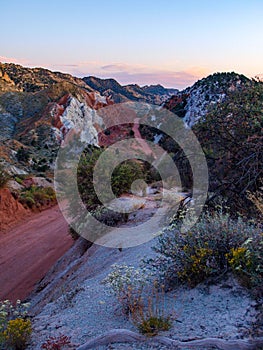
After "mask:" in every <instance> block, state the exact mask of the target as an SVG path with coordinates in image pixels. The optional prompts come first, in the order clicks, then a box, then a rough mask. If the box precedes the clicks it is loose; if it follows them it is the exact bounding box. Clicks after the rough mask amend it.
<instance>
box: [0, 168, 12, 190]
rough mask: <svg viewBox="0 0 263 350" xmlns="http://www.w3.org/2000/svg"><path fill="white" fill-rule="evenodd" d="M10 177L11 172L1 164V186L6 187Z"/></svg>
mask: <svg viewBox="0 0 263 350" xmlns="http://www.w3.org/2000/svg"><path fill="white" fill-rule="evenodd" d="M9 179H10V176H9V174H8V173H7V172H6V171H5V170H4V168H3V167H2V166H1V165H0V188H3V187H5V185H6V184H7V182H8V180H9Z"/></svg>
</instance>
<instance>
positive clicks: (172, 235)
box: [146, 212, 262, 287]
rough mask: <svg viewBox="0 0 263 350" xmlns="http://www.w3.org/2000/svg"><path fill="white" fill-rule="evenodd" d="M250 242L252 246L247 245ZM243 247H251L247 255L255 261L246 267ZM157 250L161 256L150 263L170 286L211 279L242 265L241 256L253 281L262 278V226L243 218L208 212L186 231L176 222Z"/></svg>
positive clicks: (162, 236) (164, 235) (163, 236)
mask: <svg viewBox="0 0 263 350" xmlns="http://www.w3.org/2000/svg"><path fill="white" fill-rule="evenodd" d="M247 245H250V247H249V248H247ZM240 247H244V248H246V249H248V250H246V254H248V252H249V254H250V258H251V259H252V260H253V261H254V262H253V264H252V265H246V264H245V266H244V260H242V259H243V258H244V257H243V255H242V254H243V250H238V249H240ZM153 249H154V250H155V251H156V252H157V257H156V258H153V259H149V260H147V261H146V262H147V263H148V264H150V266H151V269H152V270H153V271H155V272H156V273H157V274H158V275H159V277H160V279H161V280H162V281H163V282H164V283H165V285H166V287H171V286H173V285H176V284H178V283H187V284H189V285H190V286H192V287H193V286H195V285H197V284H198V283H200V282H203V281H204V280H206V279H207V278H213V277H218V276H219V275H220V274H222V273H224V272H227V271H229V269H230V268H232V269H233V270H236V268H237V266H239V265H238V262H237V259H238V257H239V258H240V261H239V260H238V261H239V262H240V264H241V266H243V268H244V267H246V273H249V274H250V277H249V278H250V280H251V282H252V280H253V284H257V283H259V281H260V280H261V281H262V233H261V230H260V227H258V226H256V225H255V224H254V225H253V224H249V223H247V222H245V221H244V220H242V219H241V218H238V219H236V220H234V219H231V218H230V216H229V215H228V214H223V213H222V212H219V213H215V214H214V215H211V214H204V215H203V216H202V217H201V218H200V220H199V222H198V223H197V224H196V225H195V226H194V227H193V228H192V229H191V230H190V231H188V232H186V233H182V232H180V227H179V226H177V225H176V224H174V225H172V226H171V227H169V228H168V229H166V230H165V232H164V233H163V234H162V235H161V236H160V237H159V240H158V244H157V245H156V246H155V247H154V248H153ZM234 252H239V255H235V256H234V257H233V253H234ZM231 254H232V255H231ZM252 257H253V258H252ZM231 259H232V260H231ZM233 259H234V260H233ZM242 261H243V265H242ZM240 270H241V268H240ZM252 276H253V277H252Z"/></svg>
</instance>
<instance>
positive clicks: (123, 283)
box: [102, 264, 148, 315]
mask: <svg viewBox="0 0 263 350" xmlns="http://www.w3.org/2000/svg"><path fill="white" fill-rule="evenodd" d="M147 279H148V278H147V273H146V270H141V269H135V268H134V267H133V266H127V265H116V264H114V265H113V266H112V271H111V272H110V273H109V274H108V276H107V277H106V278H105V279H104V280H103V281H102V283H103V284H106V285H107V286H109V287H110V289H111V291H112V292H113V294H114V295H115V296H116V297H117V299H118V301H119V302H120V304H121V306H122V310H123V312H124V313H125V314H126V315H131V314H133V313H134V312H135V310H138V309H139V308H140V307H141V306H142V294H143V291H144V288H145V286H146V283H147Z"/></svg>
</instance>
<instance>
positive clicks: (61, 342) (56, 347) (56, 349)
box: [41, 334, 72, 350]
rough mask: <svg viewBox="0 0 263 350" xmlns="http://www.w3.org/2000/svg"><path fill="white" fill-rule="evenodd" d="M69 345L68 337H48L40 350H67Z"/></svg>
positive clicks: (61, 335)
mask: <svg viewBox="0 0 263 350" xmlns="http://www.w3.org/2000/svg"><path fill="white" fill-rule="evenodd" d="M69 345H72V344H71V341H70V337H68V336H66V335H63V334H60V335H59V336H56V337H51V336H50V337H49V338H48V339H47V340H46V341H45V343H43V344H42V345H41V349H46V350H61V349H65V348H67V347H68V346H69Z"/></svg>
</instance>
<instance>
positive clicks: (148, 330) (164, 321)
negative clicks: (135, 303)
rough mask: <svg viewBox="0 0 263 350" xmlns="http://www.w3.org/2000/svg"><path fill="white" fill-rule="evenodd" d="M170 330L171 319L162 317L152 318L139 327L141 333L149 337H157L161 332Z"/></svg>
mask: <svg viewBox="0 0 263 350" xmlns="http://www.w3.org/2000/svg"><path fill="white" fill-rule="evenodd" d="M170 328H171V321H170V318H169V317H167V318H165V317H162V316H150V317H149V318H146V319H144V320H143V321H142V322H141V323H140V324H139V325H138V329H139V332H140V333H142V334H146V335H148V336H154V335H157V334H158V333H159V332H160V331H168V330H169V329H170Z"/></svg>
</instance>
